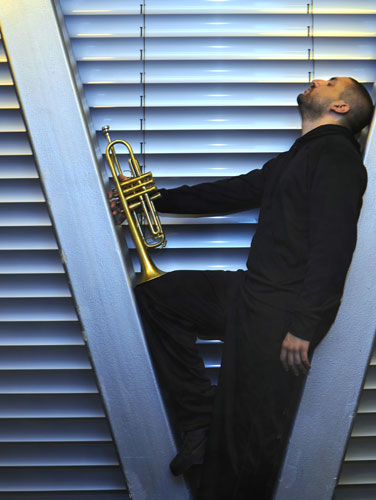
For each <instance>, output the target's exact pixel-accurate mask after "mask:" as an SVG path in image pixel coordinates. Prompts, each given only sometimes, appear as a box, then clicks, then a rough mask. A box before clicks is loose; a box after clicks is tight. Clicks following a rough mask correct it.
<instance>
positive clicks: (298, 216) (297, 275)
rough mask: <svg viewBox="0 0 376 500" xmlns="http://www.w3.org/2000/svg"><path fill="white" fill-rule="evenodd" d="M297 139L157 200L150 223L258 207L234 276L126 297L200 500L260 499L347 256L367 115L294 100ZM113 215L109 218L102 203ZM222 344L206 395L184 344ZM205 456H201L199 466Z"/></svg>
mask: <svg viewBox="0 0 376 500" xmlns="http://www.w3.org/2000/svg"><path fill="white" fill-rule="evenodd" d="M298 104H299V109H300V112H301V116H302V136H301V137H300V138H299V139H297V140H296V142H295V143H294V145H293V146H292V147H291V149H290V150H289V151H287V152H285V153H282V154H280V155H278V156H277V157H276V158H274V159H272V160H270V161H269V162H267V163H266V164H265V165H264V167H263V168H262V169H260V170H253V171H251V172H249V173H248V174H245V175H240V176H237V177H233V178H231V179H224V180H220V181H217V182H212V183H203V184H199V185H197V186H192V187H188V186H182V187H180V188H177V189H170V190H164V189H161V194H162V198H161V200H159V201H158V202H157V203H156V207H157V209H158V210H159V211H161V212H174V213H190V214H192V213H194V214H223V213H228V212H231V211H238V210H246V209H250V208H254V207H260V215H259V223H258V227H257V231H256V233H255V235H254V237H253V240H252V245H251V248H250V252H249V257H248V261H247V270H246V271H237V272H224V271H176V272H172V273H167V274H166V275H164V276H162V277H161V278H158V279H157V280H153V281H151V282H148V283H145V284H143V285H140V286H138V287H137V288H136V296H137V298H138V303H139V307H140V311H141V315H142V318H143V321H144V325H145V331H146V335H147V338H148V343H149V346H150V351H151V355H152V357H153V360H154V363H155V366H156V370H157V372H158V375H159V377H160V380H161V384H162V387H163V388H164V390H165V391H166V392H167V393H168V396H169V398H171V400H172V404H173V406H174V410H175V413H176V416H177V420H178V423H179V426H180V429H181V431H182V432H183V436H184V439H183V445H182V448H181V450H180V453H179V454H178V455H177V456H176V457H175V458H174V459H173V460H172V462H171V470H172V472H173V473H174V474H182V473H184V472H186V471H187V470H189V468H190V467H192V466H193V465H195V464H200V463H202V462H203V458H204V453H205V460H204V465H203V473H202V481H201V486H200V489H199V493H198V498H199V499H200V500H230V499H231V500H249V499H257V500H262V499H270V498H271V497H272V493H273V488H274V484H275V480H276V477H277V474H278V470H279V467H280V463H281V459H282V455H283V450H284V446H285V443H286V439H287V436H288V432H289V429H290V426H291V423H292V420H293V417H294V414H295V410H296V406H297V403H298V401H299V398H300V393H301V390H302V386H303V383H304V376H305V375H306V374H307V372H308V370H309V368H310V358H311V356H312V352H313V349H314V347H315V346H316V345H317V344H318V343H319V342H320V340H321V339H322V338H323V337H324V335H325V334H326V333H327V331H328V330H329V327H330V325H331V324H332V323H333V321H334V319H335V316H336V313H337V310H338V307H339V304H340V299H341V296H342V291H343V286H344V281H345V277H346V273H347V270H348V267H349V265H350V262H351V258H352V254H353V251H354V248H355V243H356V224H357V219H358V216H359V212H360V208H361V203H362V195H363V193H364V190H365V187H366V172H365V169H364V166H363V164H362V159H361V156H360V153H359V147H358V144H357V142H356V140H355V138H354V134H355V133H358V132H359V131H360V130H361V129H362V128H363V127H364V126H365V125H367V124H368V123H369V122H370V119H371V114H372V102H371V99H370V97H369V95H368V93H367V92H366V90H365V89H364V87H363V86H361V85H360V84H359V83H358V82H356V81H355V80H353V79H351V78H348V77H335V78H331V79H330V80H314V81H313V82H312V85H311V87H310V88H309V89H307V90H306V91H305V92H304V93H303V94H300V95H299V96H298ZM111 206H112V208H113V213H114V214H116V213H117V210H116V208H117V207H116V204H115V203H114V202H113V203H112V205H111ZM201 336H202V337H205V338H213V339H218V338H219V339H222V340H224V349H223V360H222V367H221V372H220V378H219V384H218V389H217V390H216V388H215V387H213V386H212V385H211V383H210V381H209V380H208V379H207V377H206V375H205V371H204V366H203V362H202V360H201V358H200V357H199V354H198V350H197V346H196V342H195V341H196V337H201ZM205 449H206V452H205Z"/></svg>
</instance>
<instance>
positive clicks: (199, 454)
mask: <svg viewBox="0 0 376 500" xmlns="http://www.w3.org/2000/svg"><path fill="white" fill-rule="evenodd" d="M207 440H208V428H207V427H204V428H203V429H197V430H194V431H189V432H186V433H185V435H184V438H183V446H182V449H181V451H180V452H179V453H178V454H177V455H176V457H175V458H174V459H173V460H172V462H171V463H170V469H171V472H172V473H173V474H174V476H179V475H180V474H184V472H186V471H187V470H188V469H189V468H190V467H192V465H200V464H202V463H203V462H204V455H205V449H206V443H207Z"/></svg>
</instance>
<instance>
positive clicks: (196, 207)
mask: <svg viewBox="0 0 376 500" xmlns="http://www.w3.org/2000/svg"><path fill="white" fill-rule="evenodd" d="M366 183H367V174H366V170H365V168H364V166H363V162H362V158H361V155H360V152H359V145H358V143H357V141H356V140H355V138H354V136H353V135H352V133H351V132H350V131H349V130H348V129H347V128H345V127H341V126H338V125H323V126H320V127H317V128H316V129H314V130H312V131H310V132H308V133H307V134H305V135H303V136H302V137H300V138H299V139H297V140H296V141H295V143H294V144H293V146H292V147H291V149H290V150H289V151H287V152H285V153H281V154H279V155H278V156H277V157H276V158H273V159H272V160H270V161H268V162H267V163H266V164H265V165H264V167H263V168H262V169H256V170H252V171H251V172H249V173H247V174H244V175H239V176H236V177H232V178H229V179H223V180H219V181H216V182H207V183H202V184H198V185H196V186H191V187H189V186H182V187H179V188H176V189H168V190H167V189H161V190H160V192H161V194H162V199H160V200H158V201H157V202H156V207H157V209H158V210H159V211H161V212H171V213H189V214H223V213H228V212H233V211H239V210H247V209H250V208H255V207H260V215H259V222H258V226H257V230H256V233H255V235H254V237H253V240H252V244H251V248H250V252H249V256H248V260H247V284H248V286H247V288H248V289H249V292H250V293H252V294H254V295H255V297H257V298H258V299H259V300H262V301H263V302H266V303H268V304H270V305H273V306H275V307H278V308H282V309H285V310H288V311H291V321H290V324H289V325H288V331H290V332H291V333H293V334H294V335H296V336H298V337H300V338H302V339H305V340H312V339H313V338H315V339H316V340H319V338H318V337H320V338H321V337H322V336H323V335H324V334H325V333H326V331H327V330H328V329H329V326H330V324H331V323H332V321H333V320H334V318H335V315H336V312H337V310H338V307H339V304H340V300H341V296H342V292H343V286H344V282H345V278H346V273H347V270H348V268H349V265H350V262H351V258H352V254H353V251H354V248H355V244H356V225H357V220H358V216H359V212H360V208H361V204H362V195H363V193H364V190H365V188H366Z"/></svg>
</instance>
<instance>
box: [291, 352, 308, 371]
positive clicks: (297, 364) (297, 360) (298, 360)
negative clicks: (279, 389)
mask: <svg viewBox="0 0 376 500" xmlns="http://www.w3.org/2000/svg"><path fill="white" fill-rule="evenodd" d="M294 362H295V368H296V370H297V373H295V372H294V373H295V375H299V374H300V372H302V373H305V371H306V370H305V368H304V366H303V364H302V358H301V357H300V351H294Z"/></svg>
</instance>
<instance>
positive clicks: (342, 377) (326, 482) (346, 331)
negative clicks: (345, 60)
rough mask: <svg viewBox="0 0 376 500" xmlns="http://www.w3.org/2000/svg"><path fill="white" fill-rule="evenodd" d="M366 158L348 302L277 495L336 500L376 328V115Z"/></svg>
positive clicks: (325, 349) (325, 347)
mask: <svg viewBox="0 0 376 500" xmlns="http://www.w3.org/2000/svg"><path fill="white" fill-rule="evenodd" d="M364 162H365V165H366V167H367V171H368V187H367V191H366V194H365V196H364V203H363V209H362V212H361V216H360V219H359V224H358V243H357V247H356V250H355V253H354V257H353V261H352V264H351V268H350V271H349V274H348V277H347V281H346V286H345V292H344V296H343V300H342V305H341V308H340V311H339V313H338V316H337V319H336V321H335V323H334V325H333V327H332V328H331V331H330V332H329V334H328V336H327V338H326V339H325V340H324V341H323V342H322V344H321V345H320V346H319V347H318V348H317V350H316V353H315V355H314V358H313V363H312V369H311V373H310V375H309V376H308V378H307V382H306V386H305V389H304V394H303V398H302V401H301V404H300V407H299V411H298V414H297V417H296V420H295V425H294V428H293V432H292V435H291V438H290V443H289V447H288V450H287V454H286V458H285V463H284V466H283V469H282V472H281V477H280V481H279V485H278V488H277V491H276V495H275V500H302V499H304V500H318V499H320V500H331V498H332V496H333V493H334V489H335V487H336V484H337V480H338V475H339V470H340V467H341V465H342V460H343V456H344V453H345V449H346V445H347V440H348V437H349V434H350V430H351V426H352V422H353V418H354V415H355V414H356V410H357V405H358V399H359V395H360V392H361V390H362V386H363V379H364V376H365V373H366V370H367V367H368V363H369V358H370V356H371V353H372V346H373V341H374V336H375V331H376V314H375V304H376V286H375V283H376V259H375V258H374V255H375V248H376V120H375V118H374V120H373V124H372V126H371V129H370V133H369V136H368V142H367V146H366V151H365V156H364Z"/></svg>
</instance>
